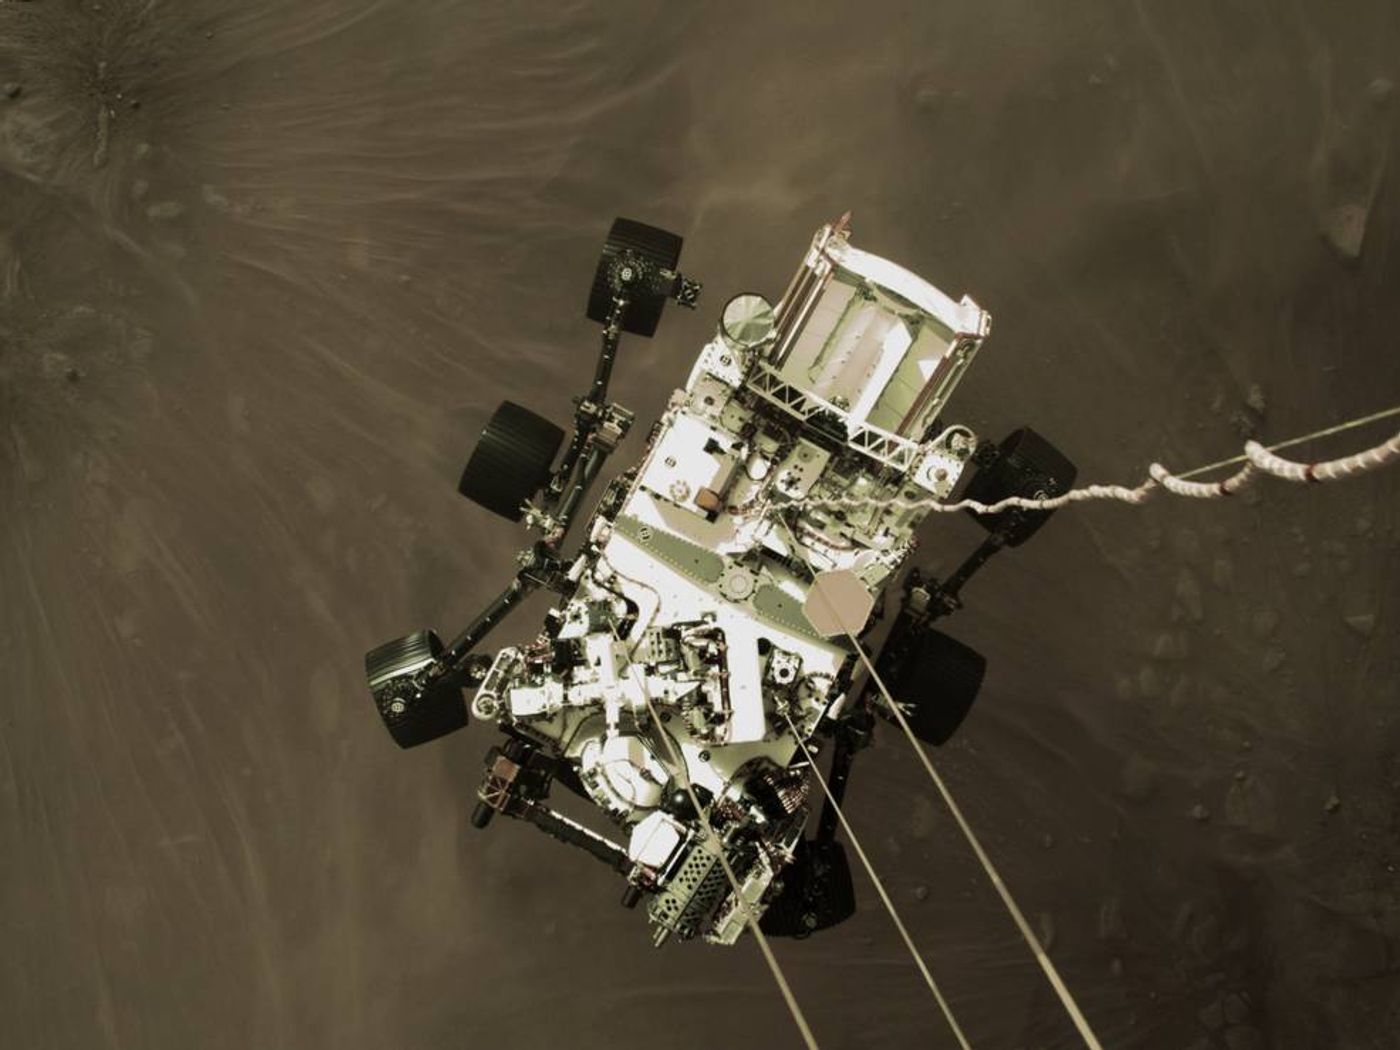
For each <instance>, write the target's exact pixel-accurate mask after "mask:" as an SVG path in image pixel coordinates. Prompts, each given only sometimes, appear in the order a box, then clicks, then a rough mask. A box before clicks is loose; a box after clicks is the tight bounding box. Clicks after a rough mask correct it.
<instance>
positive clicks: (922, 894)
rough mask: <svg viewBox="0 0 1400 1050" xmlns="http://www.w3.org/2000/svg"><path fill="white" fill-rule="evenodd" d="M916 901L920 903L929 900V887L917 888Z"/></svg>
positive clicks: (915, 888)
mask: <svg viewBox="0 0 1400 1050" xmlns="http://www.w3.org/2000/svg"><path fill="white" fill-rule="evenodd" d="M914 899H915V900H916V901H920V902H922V901H926V900H928V887H927V886H924V885H918V886H915V887H914Z"/></svg>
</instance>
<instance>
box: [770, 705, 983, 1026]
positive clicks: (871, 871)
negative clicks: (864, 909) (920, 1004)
mask: <svg viewBox="0 0 1400 1050" xmlns="http://www.w3.org/2000/svg"><path fill="white" fill-rule="evenodd" d="M783 720H784V721H785V722H787V724H788V728H789V729H790V730H792V736H793V739H794V740H796V741H797V746H798V747H800V748H801V749H802V754H803V755H805V756H806V758H807V762H808V763H809V764H810V765H811V767H812V775H813V776H815V777H816V778H817V783H818V784H820V785H821V786H822V791H824V792H825V793H826V798H827V801H828V802H830V803H831V808H832V809H834V810H835V811H836V819H837V820H839V821H840V822H841V829H842V830H843V831H844V832H845V833H846V839H847V840H848V841H849V842H850V844H851V848H852V849H854V850H855V851H856V856H858V857H860V862H861V864H862V865H864V867H865V873H866V874H867V875H869V876H870V881H871V882H873V883H874V884H875V891H876V892H877V893H879V894H880V900H881V901H883V902H884V905H885V911H887V912H889V913H890V918H891V919H892V920H893V921H894V925H895V928H896V929H897V930H899V935H900V936H901V937H902V938H904V946H905V947H906V948H908V949H909V954H910V955H912V956H913V957H914V963H915V965H917V966H918V967H919V972H920V973H921V974H923V975H924V981H925V983H927V984H928V989H929V991H930V992H932V993H933V997H934V999H936V1000H937V1001H938V1008H939V1009H940V1010H942V1011H943V1016H944V1018H946V1019H947V1021H948V1027H949V1028H951V1029H952V1030H953V1035H955V1036H956V1037H957V1040H958V1045H959V1046H961V1047H962V1048H963V1050H972V1044H971V1043H969V1042H968V1041H967V1036H965V1035H964V1034H963V1030H962V1028H961V1027H960V1026H959V1025H958V1020H957V1018H956V1017H954V1016H953V1008H952V1007H951V1006H949V1005H948V1000H947V999H945V998H944V997H943V993H942V992H941V991H939V989H938V983H937V982H936V981H935V980H934V979H933V974H931V973H930V972H929V968H928V964H927V963H925V962H924V957H923V956H922V955H920V954H919V949H918V948H917V947H916V946H915V944H914V938H913V937H911V936H910V935H909V930H908V929H906V928H905V925H904V921H903V920H902V919H901V918H900V917H899V912H897V911H896V910H895V907H894V901H892V900H891V899H890V895H889V894H888V893H887V892H886V891H885V884H884V883H883V882H882V881H881V880H880V876H879V875H877V874H875V866H874V865H873V864H871V863H870V858H869V857H867V856H866V855H865V849H864V847H862V846H861V844H860V839H858V838H856V833H855V830H854V829H853V828H852V827H851V825H850V822H849V821H847V820H846V814H845V813H844V812H842V809H841V804H840V803H839V802H837V801H836V796H835V795H833V794H832V793H831V787H830V785H828V784H827V782H826V778H825V777H824V776H822V774H821V770H819V769H818V768H817V763H816V759H815V758H814V757H813V755H812V752H811V751H809V750H808V749H807V744H806V742H805V741H804V740H803V739H802V736H801V734H799V733H798V732H797V726H795V725H793V722H792V719H791V718H790V717H789V716H788V714H787V712H786V711H784V712H783Z"/></svg>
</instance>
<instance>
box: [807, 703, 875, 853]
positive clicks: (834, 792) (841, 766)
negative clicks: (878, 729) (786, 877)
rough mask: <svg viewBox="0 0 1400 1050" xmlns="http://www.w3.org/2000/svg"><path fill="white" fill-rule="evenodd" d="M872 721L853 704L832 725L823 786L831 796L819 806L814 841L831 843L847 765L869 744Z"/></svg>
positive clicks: (843, 795) (863, 709) (848, 775)
mask: <svg viewBox="0 0 1400 1050" xmlns="http://www.w3.org/2000/svg"><path fill="white" fill-rule="evenodd" d="M874 725H875V720H874V718H873V717H872V715H871V714H870V709H869V708H868V707H867V706H865V705H864V704H859V705H857V706H856V707H855V708H854V709H852V710H851V711H850V712H849V713H847V714H845V715H843V716H842V717H841V719H840V721H838V722H837V723H836V731H835V733H834V736H835V747H834V748H833V750H832V755H831V769H830V770H829V771H828V772H827V777H826V783H827V787H828V788H829V789H830V790H831V795H830V796H829V797H828V798H827V800H826V803H825V805H823V806H822V813H821V817H820V819H819V820H818V822H817V835H816V839H815V841H816V842H831V841H833V840H834V839H835V838H836V831H837V829H838V828H839V827H840V819H841V818H840V815H839V811H840V806H841V804H842V803H843V802H844V801H845V800H846V784H847V782H848V781H849V780H850V779H851V766H852V765H853V764H854V763H855V757H856V755H857V754H858V753H859V752H861V751H863V750H865V748H866V747H868V746H869V745H870V741H871V739H872V737H873V735H874V733H873V729H874Z"/></svg>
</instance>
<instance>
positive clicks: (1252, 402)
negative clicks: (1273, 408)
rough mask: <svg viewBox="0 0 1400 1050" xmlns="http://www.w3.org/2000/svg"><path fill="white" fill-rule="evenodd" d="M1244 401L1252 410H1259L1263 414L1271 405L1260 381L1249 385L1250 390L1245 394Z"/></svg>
mask: <svg viewBox="0 0 1400 1050" xmlns="http://www.w3.org/2000/svg"><path fill="white" fill-rule="evenodd" d="M1244 403H1245V407H1246V408H1248V409H1249V410H1250V411H1251V412H1257V413H1258V414H1259V415H1261V416H1262V415H1264V413H1265V411H1266V410H1267V409H1268V407H1269V403H1268V401H1266V400H1265V399H1264V388H1263V387H1261V386H1260V385H1259V384H1258V383H1251V384H1250V385H1249V392H1248V393H1247V394H1245V396H1244Z"/></svg>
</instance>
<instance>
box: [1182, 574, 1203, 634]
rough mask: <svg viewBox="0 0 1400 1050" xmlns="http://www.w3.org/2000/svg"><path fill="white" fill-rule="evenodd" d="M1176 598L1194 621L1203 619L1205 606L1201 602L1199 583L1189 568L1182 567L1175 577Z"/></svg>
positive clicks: (1198, 621) (1197, 621)
mask: <svg viewBox="0 0 1400 1050" xmlns="http://www.w3.org/2000/svg"><path fill="white" fill-rule="evenodd" d="M1176 600H1177V601H1179V602H1180V603H1181V607H1182V608H1183V609H1185V610H1186V615H1187V616H1189V617H1190V618H1191V619H1192V621H1194V622H1195V623H1200V622H1201V621H1202V620H1203V619H1205V607H1204V605H1203V604H1202V602H1201V584H1200V582H1199V581H1198V580H1197V579H1196V574H1195V573H1194V572H1192V571H1191V570H1190V569H1182V570H1181V573H1180V574H1179V575H1178V576H1177V578H1176Z"/></svg>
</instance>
